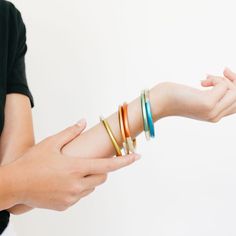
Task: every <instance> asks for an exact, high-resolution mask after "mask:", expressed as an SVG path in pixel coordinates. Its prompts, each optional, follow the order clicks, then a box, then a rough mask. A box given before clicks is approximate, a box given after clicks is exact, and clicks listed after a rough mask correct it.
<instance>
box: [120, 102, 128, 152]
mask: <svg viewBox="0 0 236 236" xmlns="http://www.w3.org/2000/svg"><path fill="white" fill-rule="evenodd" d="M118 117H119V126H120V132H121V137H122V141H123V142H122V144H123V148H124V151H125V154H129V148H128V145H127V142H126V137H125V130H124V122H123V111H122V106H119V109H118Z"/></svg>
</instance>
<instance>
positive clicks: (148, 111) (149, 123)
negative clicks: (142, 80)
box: [145, 90, 155, 138]
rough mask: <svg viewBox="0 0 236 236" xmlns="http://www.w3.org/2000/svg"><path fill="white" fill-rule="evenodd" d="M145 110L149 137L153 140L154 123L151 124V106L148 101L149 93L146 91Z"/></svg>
mask: <svg viewBox="0 0 236 236" xmlns="http://www.w3.org/2000/svg"><path fill="white" fill-rule="evenodd" d="M145 108H146V114H147V120H148V126H149V132H150V136H151V137H152V138H155V127H154V123H153V119H152V109H151V104H150V100H149V91H148V90H145Z"/></svg>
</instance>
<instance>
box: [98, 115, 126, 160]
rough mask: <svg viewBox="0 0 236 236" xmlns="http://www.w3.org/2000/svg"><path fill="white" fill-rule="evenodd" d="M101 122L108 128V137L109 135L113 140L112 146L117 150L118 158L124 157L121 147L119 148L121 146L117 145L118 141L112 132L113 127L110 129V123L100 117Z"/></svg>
mask: <svg viewBox="0 0 236 236" xmlns="http://www.w3.org/2000/svg"><path fill="white" fill-rule="evenodd" d="M100 120H101V122H102V123H103V125H104V127H105V128H106V130H107V133H108V135H109V137H110V139H111V142H112V144H113V146H114V148H115V150H116V156H122V152H121V149H120V147H119V145H118V143H117V141H116V139H115V136H114V134H113V132H112V130H111V127H110V125H109V123H108V122H107V120H106V119H104V118H103V117H102V116H101V117H100Z"/></svg>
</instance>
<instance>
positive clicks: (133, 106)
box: [62, 84, 167, 158]
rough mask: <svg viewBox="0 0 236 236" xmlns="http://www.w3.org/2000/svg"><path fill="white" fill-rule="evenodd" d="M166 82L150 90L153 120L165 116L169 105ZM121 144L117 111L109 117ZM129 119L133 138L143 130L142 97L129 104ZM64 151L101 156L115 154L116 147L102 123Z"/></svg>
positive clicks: (76, 154) (120, 144)
mask: <svg viewBox="0 0 236 236" xmlns="http://www.w3.org/2000/svg"><path fill="white" fill-rule="evenodd" d="M165 87H166V85H165V84H160V85H157V86H155V87H153V88H152V89H151V90H150V102H151V107H152V113H153V120H154V122H156V121H157V120H158V119H160V118H162V117H163V116H165V112H167V111H166V106H167V104H166V103H167V96H166V95H167V91H166V89H165ZM107 120H108V122H109V124H110V126H111V128H112V131H113V133H114V135H115V137H116V140H117V142H118V144H119V146H120V147H121V146H122V137H121V134H120V128H119V121H118V113H117V112H115V113H113V114H112V115H110V116H109V117H108V118H107ZM128 120H129V126H130V132H131V136H132V138H134V137H137V136H138V135H139V134H140V133H141V132H142V131H143V129H144V128H143V119H142V110H141V103H140V97H138V98H136V99H134V100H133V101H132V102H130V103H129V105H128ZM62 151H63V153H65V154H67V155H70V156H80V157H82V158H101V157H111V156H113V155H115V149H114V147H113V145H112V143H111V141H110V138H109V136H108V134H107V132H106V130H105V128H104V126H103V124H102V123H99V124H97V125H95V126H94V127H92V128H91V129H89V130H87V131H85V132H84V133H83V134H81V135H80V136H79V137H77V138H76V139H75V140H73V141H72V142H71V143H69V144H68V145H66V146H65V147H64V148H63V150H62Z"/></svg>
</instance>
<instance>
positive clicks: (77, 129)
mask: <svg viewBox="0 0 236 236" xmlns="http://www.w3.org/2000/svg"><path fill="white" fill-rule="evenodd" d="M85 128H86V121H85V120H84V119H82V120H80V121H79V122H78V123H77V124H76V125H73V126H71V127H69V128H67V129H65V130H63V131H61V132H60V133H58V134H56V135H54V136H53V137H52V138H53V140H54V141H55V143H56V148H57V149H59V151H61V149H62V148H63V147H64V146H65V145H66V144H67V143H69V142H71V141H72V140H73V139H75V138H76V137H77V136H78V135H80V134H81V133H82V132H83V131H84V129H85Z"/></svg>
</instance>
